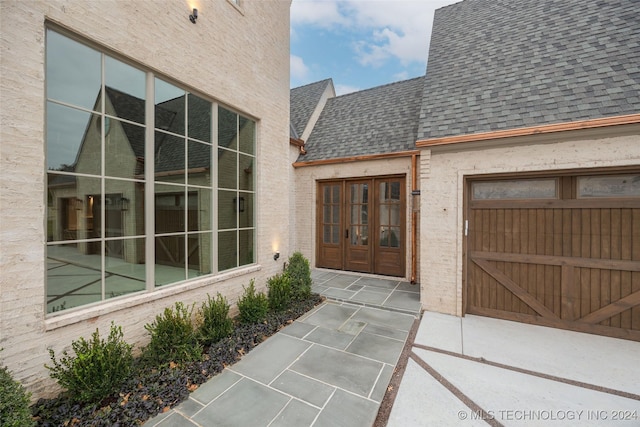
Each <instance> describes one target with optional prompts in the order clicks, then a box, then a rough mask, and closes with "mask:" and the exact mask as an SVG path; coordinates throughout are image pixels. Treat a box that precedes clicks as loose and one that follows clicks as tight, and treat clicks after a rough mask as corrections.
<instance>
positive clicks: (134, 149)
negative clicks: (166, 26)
mask: <svg viewBox="0 0 640 427" xmlns="http://www.w3.org/2000/svg"><path fill="white" fill-rule="evenodd" d="M46 49H47V52H46V55H47V58H46V76H45V77H46V78H45V81H46V85H47V100H46V106H47V111H46V114H47V117H46V119H47V127H46V144H47V149H46V150H47V186H48V191H47V242H48V245H47V261H48V263H49V266H50V270H49V273H48V275H47V299H48V300H47V310H48V312H53V311H58V310H65V309H69V308H73V307H77V306H80V305H84V304H90V303H95V302H99V301H103V300H105V299H109V298H117V297H120V296H123V295H128V294H130V293H133V292H138V291H142V290H145V289H147V288H152V287H153V286H155V285H159V286H161V285H165V284H171V283H176V282H181V281H184V280H186V279H187V278H191V277H197V276H200V275H204V274H211V273H212V272H215V271H216V269H214V268H213V267H214V265H215V262H214V258H213V257H215V256H217V257H218V268H217V271H222V270H226V269H229V268H235V267H237V266H239V265H245V264H250V263H254V262H255V254H254V251H255V247H254V246H255V241H254V240H255V181H254V180H255V175H256V173H255V151H256V124H255V122H254V121H252V120H251V119H248V118H246V117H242V116H240V115H238V114H237V113H234V112H232V111H229V110H227V109H225V108H222V107H218V106H215V104H213V103H211V102H209V101H207V100H206V99H203V98H201V97H198V96H196V95H194V94H191V93H188V92H187V91H185V90H184V89H181V88H180V87H178V86H175V85H173V84H171V83H168V82H166V81H164V80H161V79H158V78H155V79H154V96H153V98H154V100H155V105H153V104H151V103H150V101H149V100H148V98H149V97H148V96H147V93H146V86H147V85H146V81H147V75H148V74H149V75H150V73H147V72H145V71H142V70H140V69H138V68H135V67H133V66H131V65H129V64H127V63H125V62H122V61H120V60H118V59H115V58H113V57H110V56H108V55H106V54H103V53H101V52H98V51H96V50H94V49H91V48H89V47H87V46H85V45H82V44H80V43H78V42H76V41H74V40H72V39H70V38H68V37H65V36H62V35H60V34H57V33H55V32H53V31H51V30H47V46H46ZM103 65H104V68H103ZM102 71H104V74H102ZM102 88H104V91H102ZM214 106H215V109H214ZM151 109H153V113H154V119H153V123H146V119H147V115H146V111H151ZM214 112H215V113H214ZM212 114H217V116H218V117H217V122H218V123H217V133H216V135H213V134H212V132H213V127H212V123H213V120H212ZM145 124H148V125H152V126H153V127H154V129H153V131H154V136H153V139H152V140H149V139H148V138H147V134H148V133H149V132H148V130H147V127H146V126H145ZM212 143H214V144H215V145H212ZM148 144H153V158H151V159H148V158H147V159H145V155H146V152H147V151H148V150H147V147H148ZM216 148H217V149H218V150H219V151H218V153H217V158H215V157H214V156H215V155H216V153H215V152H214V150H215V149H216ZM216 165H217V166H218V171H215V172H214V171H212V167H215V166H216ZM148 168H151V170H153V171H154V173H155V175H154V184H153V185H154V186H153V187H151V186H150V185H149V184H150V183H148V182H147V181H146V180H145V169H147V170H149V169H148ZM212 173H216V174H218V175H217V180H218V184H219V188H213V185H212V182H213V180H214V179H215V176H213V177H212ZM150 188H154V191H155V194H154V196H153V197H152V199H153V202H152V203H153V204H152V205H151V206H145V203H146V200H145V193H146V191H148V189H150ZM214 191H215V192H216V193H214ZM213 206H215V209H216V210H217V214H218V222H219V226H220V228H221V229H223V230H224V231H220V234H219V235H218V236H214V234H213V232H214V231H216V232H217V230H214V228H213V224H214V219H213V217H212V215H213V211H212V207H213ZM145 208H146V209H145ZM151 215H153V216H154V218H155V230H153V232H152V233H151V235H147V233H146V232H147V230H146V229H145V224H146V223H147V221H146V219H148V218H149V216H151ZM146 239H154V245H155V259H153V258H152V259H147V257H148V256H150V255H149V254H147V253H146V247H145V241H146ZM216 246H218V247H217V248H216ZM147 262H154V263H155V266H154V270H155V272H154V274H155V282H154V283H150V284H147V281H148V280H152V278H149V277H146V269H145V263H147Z"/></svg>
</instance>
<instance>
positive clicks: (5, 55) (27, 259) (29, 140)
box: [0, 0, 290, 397]
mask: <svg viewBox="0 0 640 427" xmlns="http://www.w3.org/2000/svg"><path fill="white" fill-rule="evenodd" d="M187 3H188V2H184V1H173V0H158V1H153V2H152V1H107V0H106V1H90V2H87V1H85V0H48V1H29V2H24V1H2V2H0V20H1V21H0V24H1V27H2V42H1V43H2V44H1V49H2V52H1V55H0V58H1V59H0V61H1V62H0V76H1V77H0V102H1V103H2V105H1V106H0V119H1V122H0V123H1V127H0V141H1V143H0V271H1V272H2V273H1V275H0V347H3V348H4V350H3V351H2V353H0V358H1V360H2V361H1V363H2V364H5V365H7V366H8V367H9V369H10V370H11V371H12V372H13V374H14V376H15V378H16V379H18V380H20V381H22V382H23V383H24V384H25V385H26V386H27V387H28V388H29V389H30V390H31V391H32V392H34V397H40V396H47V395H51V394H52V393H55V392H56V391H57V390H56V387H55V385H54V383H53V382H52V381H51V380H50V379H49V378H48V372H47V371H46V370H45V369H44V367H43V364H44V363H48V362H49V357H48V353H47V348H50V347H51V348H53V349H54V350H55V351H56V352H57V353H59V352H60V351H62V350H63V349H65V348H68V347H69V346H70V344H71V341H72V340H74V339H77V338H78V337H79V336H85V337H88V336H89V335H90V334H91V333H92V332H93V331H94V330H95V329H96V328H99V329H100V330H101V332H105V333H106V332H107V331H108V327H109V323H110V322H111V321H112V320H113V321H114V322H116V324H119V325H122V326H123V328H124V331H125V336H126V339H127V340H128V341H129V342H131V343H137V344H144V343H145V342H146V339H147V337H146V331H145V330H144V328H143V326H144V324H145V323H149V322H151V321H152V320H153V319H154V317H155V316H156V315H157V314H159V313H160V312H161V311H162V310H163V308H164V307H167V306H170V305H173V303H174V302H175V301H183V302H185V303H191V302H199V301H202V300H203V299H205V298H206V293H210V294H215V293H216V292H221V293H222V294H224V295H226V296H227V298H228V299H229V300H230V301H232V302H235V300H236V299H237V297H238V296H239V295H240V294H241V292H242V286H241V285H243V284H247V283H248V282H249V280H250V279H251V278H254V277H255V278H256V284H257V285H259V286H264V283H265V282H266V278H267V277H269V276H271V275H273V274H275V273H276V272H278V271H280V269H281V268H282V264H281V262H282V260H281V261H279V262H278V263H276V262H274V261H273V258H272V250H273V247H274V245H278V246H279V250H280V251H281V252H284V253H285V254H286V253H287V251H288V242H289V210H288V209H286V208H285V209H282V208H281V207H282V206H287V205H288V199H289V193H288V191H282V189H283V188H286V186H287V185H288V177H289V168H290V162H289V160H288V157H289V156H288V154H289V152H288V149H289V142H288V136H289V122H288V118H289V65H288V64H289V7H290V1H289V0H281V1H269V2H263V1H258V0H245V1H243V2H242V7H241V8H237V7H236V6H234V5H233V4H232V3H231V2H229V1H226V0H200V1H198V2H197V3H198V5H197V7H198V10H199V18H198V21H197V24H195V25H194V24H192V23H191V22H189V19H188V15H189V13H190V11H191V10H190V7H189V6H188V5H187ZM47 21H49V22H53V23H55V24H56V25H59V26H61V27H64V28H66V29H68V30H70V31H71V32H73V33H75V34H77V35H78V36H79V37H80V38H81V39H85V41H88V42H92V43H96V44H97V46H99V47H100V48H101V49H104V50H105V51H107V52H109V51H111V52H113V53H114V54H115V55H116V56H122V57H125V58H129V59H131V60H132V61H133V62H134V63H136V64H138V65H139V66H141V67H143V68H147V69H150V70H151V71H154V72H155V73H157V74H158V75H160V76H164V77H165V78H168V79H172V80H175V81H176V82H177V83H179V84H181V85H184V86H185V87H187V88H191V89H192V90H194V91H196V92H198V93H199V94H201V95H203V96H206V97H208V98H210V99H212V100H214V101H219V102H220V103H222V104H225V105H228V106H229V107H231V108H234V109H237V110H238V111H240V112H242V113H243V114H245V115H248V116H251V117H254V118H255V119H256V120H257V121H258V136H257V139H258V164H257V168H256V169H257V176H256V182H257V185H258V188H257V191H258V200H257V206H258V214H257V230H258V232H257V265H255V266H251V267H247V268H244V269H240V270H238V271H235V272H230V273H225V274H221V275H218V276H216V277H205V278H199V279H196V280H193V281H190V282H188V283H185V284H182V285H178V286H171V287H167V288H166V289H162V290H159V291H156V292H153V293H143V294H141V295H136V296H132V297H128V298H124V299H121V300H118V301H110V302H107V303H105V304H101V305H99V306H97V307H87V308H84V309H81V310H79V311H75V312H72V313H63V314H60V315H58V316H50V317H49V318H46V317H45V312H46V309H45V288H44V283H45V274H46V269H45V266H46V262H45V241H46V235H45V233H46V179H45V146H44V129H45V122H44V117H45V115H44V97H45V93H44V88H45V83H44V77H45V68H44V60H45V57H44V55H45V22H47Z"/></svg>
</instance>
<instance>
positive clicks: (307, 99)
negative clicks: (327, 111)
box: [289, 79, 331, 139]
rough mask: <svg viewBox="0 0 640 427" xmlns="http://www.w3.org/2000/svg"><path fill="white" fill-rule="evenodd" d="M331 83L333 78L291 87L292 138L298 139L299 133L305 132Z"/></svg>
mask: <svg viewBox="0 0 640 427" xmlns="http://www.w3.org/2000/svg"><path fill="white" fill-rule="evenodd" d="M329 84H331V79H326V80H321V81H319V82H315V83H311V84H308V85H305V86H300V87H297V88H294V89H291V91H290V92H289V103H290V107H289V108H290V111H291V119H290V120H291V127H292V129H290V137H291V138H296V139H297V138H299V135H302V134H303V133H304V129H305V127H307V123H309V119H310V118H311V115H312V114H313V111H314V110H315V108H316V106H317V105H318V103H319V102H320V98H321V97H322V94H323V93H324V91H325V90H326V88H327V86H328V85H329Z"/></svg>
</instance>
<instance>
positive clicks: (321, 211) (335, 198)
mask: <svg viewBox="0 0 640 427" xmlns="http://www.w3.org/2000/svg"><path fill="white" fill-rule="evenodd" d="M404 183H405V179H404V177H379V178H366V179H344V180H334V181H324V182H320V183H318V215H317V218H318V239H317V240H318V251H317V254H318V256H317V265H318V267H324V268H332V269H337V270H349V271H359V272H364V273H376V274H382V275H388V276H404V273H405V255H404V254H405V247H406V245H405V242H404V240H405V184H404Z"/></svg>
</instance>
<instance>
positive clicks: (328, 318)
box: [305, 304, 358, 329]
mask: <svg viewBox="0 0 640 427" xmlns="http://www.w3.org/2000/svg"><path fill="white" fill-rule="evenodd" d="M357 311H358V308H357V307H347V306H343V305H336V304H326V305H324V306H322V307H321V308H320V309H319V310H317V311H316V312H315V313H313V314H312V315H311V316H309V317H307V318H306V319H305V323H309V324H312V325H322V326H324V327H325V328H332V329H339V328H340V326H342V324H343V323H344V322H346V321H347V320H349V319H350V318H351V316H353V315H354V314H355V313H356V312H357Z"/></svg>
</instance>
